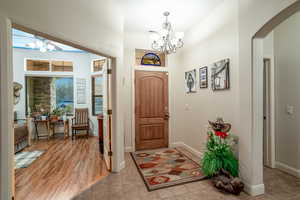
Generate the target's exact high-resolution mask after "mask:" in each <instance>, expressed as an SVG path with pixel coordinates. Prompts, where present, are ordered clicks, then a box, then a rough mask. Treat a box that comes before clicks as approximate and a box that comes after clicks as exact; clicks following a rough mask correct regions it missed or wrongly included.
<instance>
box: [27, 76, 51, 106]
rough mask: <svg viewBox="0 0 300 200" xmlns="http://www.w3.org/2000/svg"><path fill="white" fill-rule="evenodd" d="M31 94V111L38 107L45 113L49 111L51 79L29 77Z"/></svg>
mask: <svg viewBox="0 0 300 200" xmlns="http://www.w3.org/2000/svg"><path fill="white" fill-rule="evenodd" d="M29 79H31V82H32V84H31V88H30V90H31V92H30V94H31V95H32V96H33V98H32V102H30V105H31V108H30V109H31V110H32V111H34V110H36V106H37V105H39V106H40V107H41V108H43V109H45V110H46V111H50V110H51V81H52V78H48V77H31V78H29Z"/></svg>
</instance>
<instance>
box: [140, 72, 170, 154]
mask: <svg viewBox="0 0 300 200" xmlns="http://www.w3.org/2000/svg"><path fill="white" fill-rule="evenodd" d="M168 101H169V100H168V74H167V73H166V72H152V71H135V143H136V150H142V149H155V148H162V147H168V130H169V103H168Z"/></svg>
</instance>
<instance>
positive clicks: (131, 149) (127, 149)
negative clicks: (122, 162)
mask: <svg viewBox="0 0 300 200" xmlns="http://www.w3.org/2000/svg"><path fill="white" fill-rule="evenodd" d="M125 152H134V148H133V147H131V146H128V147H125Z"/></svg>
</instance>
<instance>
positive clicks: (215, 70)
mask: <svg viewBox="0 0 300 200" xmlns="http://www.w3.org/2000/svg"><path fill="white" fill-rule="evenodd" d="M229 64H230V61H229V59H224V60H221V61H219V62H216V63H214V64H213V66H212V68H211V87H212V90H226V89H229V88H230V80H229Z"/></svg>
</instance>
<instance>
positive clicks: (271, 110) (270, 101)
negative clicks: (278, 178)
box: [263, 56, 276, 168]
mask: <svg viewBox="0 0 300 200" xmlns="http://www.w3.org/2000/svg"><path fill="white" fill-rule="evenodd" d="M263 61H264V62H263V64H264V65H263V67H264V73H263V74H264V77H263V81H264V88H265V89H266V96H265V98H266V99H265V100H264V103H263V106H264V109H266V116H264V117H266V119H265V120H266V124H264V126H265V125H266V126H267V127H263V128H267V131H266V132H267V136H266V141H265V140H264V141H263V145H266V148H265V149H263V151H264V152H263V155H264V156H266V157H263V158H264V165H265V166H267V167H270V168H275V156H276V155H275V66H274V57H273V56H264V59H263ZM265 62H269V66H268V69H265ZM266 79H267V80H266ZM266 82H267V84H266ZM265 151H266V152H265Z"/></svg>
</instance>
